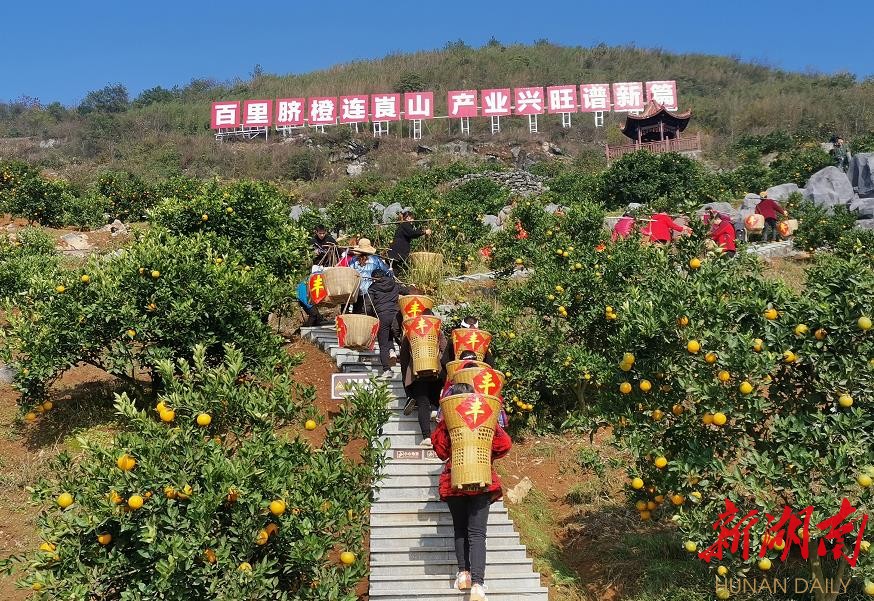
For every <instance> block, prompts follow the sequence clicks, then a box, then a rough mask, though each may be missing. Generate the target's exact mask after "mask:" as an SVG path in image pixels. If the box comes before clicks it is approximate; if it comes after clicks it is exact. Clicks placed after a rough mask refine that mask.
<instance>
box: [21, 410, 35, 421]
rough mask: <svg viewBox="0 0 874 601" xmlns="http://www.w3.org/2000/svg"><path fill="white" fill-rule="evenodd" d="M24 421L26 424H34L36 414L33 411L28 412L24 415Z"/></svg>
mask: <svg viewBox="0 0 874 601" xmlns="http://www.w3.org/2000/svg"><path fill="white" fill-rule="evenodd" d="M24 420H25V421H28V422H35V421H36V413H34V412H33V411H28V412H27V413H25V414H24Z"/></svg>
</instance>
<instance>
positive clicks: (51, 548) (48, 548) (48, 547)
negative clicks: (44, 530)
mask: <svg viewBox="0 0 874 601" xmlns="http://www.w3.org/2000/svg"><path fill="white" fill-rule="evenodd" d="M55 549H57V547H56V546H55V545H53V544H52V543H42V544H41V545H40V546H39V550H40V551H45V552H46V553H54V552H55Z"/></svg>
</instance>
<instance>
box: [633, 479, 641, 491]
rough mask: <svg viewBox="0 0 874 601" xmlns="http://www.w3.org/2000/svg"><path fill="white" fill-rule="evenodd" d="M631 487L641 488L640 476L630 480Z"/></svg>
mask: <svg viewBox="0 0 874 601" xmlns="http://www.w3.org/2000/svg"><path fill="white" fill-rule="evenodd" d="M631 488H633V489H634V490H640V489H641V488H643V480H641V479H640V478H634V479H633V480H632V481H631Z"/></svg>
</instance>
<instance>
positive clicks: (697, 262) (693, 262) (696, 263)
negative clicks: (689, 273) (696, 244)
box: [689, 257, 701, 269]
mask: <svg viewBox="0 0 874 601" xmlns="http://www.w3.org/2000/svg"><path fill="white" fill-rule="evenodd" d="M689 267H690V268H692V269H699V268H700V267H701V259H699V258H698V257H693V258H691V259H689Z"/></svg>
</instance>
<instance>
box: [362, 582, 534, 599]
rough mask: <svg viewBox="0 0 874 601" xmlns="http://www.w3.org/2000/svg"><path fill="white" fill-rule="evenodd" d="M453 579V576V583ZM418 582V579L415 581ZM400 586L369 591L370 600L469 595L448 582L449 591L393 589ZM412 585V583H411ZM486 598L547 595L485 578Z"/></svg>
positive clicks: (446, 597) (463, 597) (517, 597)
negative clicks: (490, 582)
mask: <svg viewBox="0 0 874 601" xmlns="http://www.w3.org/2000/svg"><path fill="white" fill-rule="evenodd" d="M454 579H455V577H454V576H453V582H454ZM417 580H418V579H417ZM398 584H401V585H402V586H401V587H398V588H395V589H388V590H379V591H377V592H374V591H373V590H371V593H370V597H369V598H370V599H373V600H374V601H376V600H377V599H378V600H379V601H406V600H407V599H421V600H423V601H425V600H428V601H432V600H433V601H439V600H440V599H460V600H461V601H466V600H467V599H469V598H470V595H469V593H467V592H464V593H462V592H460V591H456V590H455V589H454V588H451V587H452V583H451V582H450V584H449V586H450V588H449V589H444V590H440V589H430V588H429V589H426V588H425V587H422V586H416V587H407V588H405V587H404V586H403V584H404V583H396V584H395V587H397V586H398ZM411 584H412V583H411ZM486 596H487V598H488V599H489V601H547V599H548V598H549V593H548V591H547V589H545V588H543V587H541V586H532V585H519V584H516V583H514V582H508V583H507V584H506V585H505V586H498V585H497V584H489V582H488V577H486Z"/></svg>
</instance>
